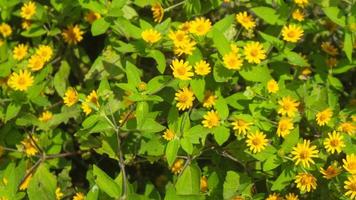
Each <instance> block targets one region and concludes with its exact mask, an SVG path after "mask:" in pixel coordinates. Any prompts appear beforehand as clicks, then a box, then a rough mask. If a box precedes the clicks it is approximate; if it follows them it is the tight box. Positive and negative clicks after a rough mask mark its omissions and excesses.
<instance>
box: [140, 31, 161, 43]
mask: <svg viewBox="0 0 356 200" xmlns="http://www.w3.org/2000/svg"><path fill="white" fill-rule="evenodd" d="M141 37H142V39H143V40H144V41H145V42H148V43H150V44H153V43H156V42H158V41H159V40H160V39H161V33H160V32H158V31H156V30H155V29H153V28H151V29H147V30H144V31H142V33H141Z"/></svg>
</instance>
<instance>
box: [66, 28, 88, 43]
mask: <svg viewBox="0 0 356 200" xmlns="http://www.w3.org/2000/svg"><path fill="white" fill-rule="evenodd" d="M83 34H84V32H83V31H82V30H80V27H79V26H78V25H74V26H73V25H69V26H68V27H67V29H65V30H64V31H63V32H62V36H63V39H64V41H65V42H66V43H68V44H77V43H78V42H80V41H82V40H83Z"/></svg>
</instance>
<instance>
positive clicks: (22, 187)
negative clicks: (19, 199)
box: [19, 174, 32, 190]
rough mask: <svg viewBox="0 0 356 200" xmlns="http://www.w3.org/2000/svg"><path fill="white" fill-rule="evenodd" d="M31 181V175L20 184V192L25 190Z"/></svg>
mask: <svg viewBox="0 0 356 200" xmlns="http://www.w3.org/2000/svg"><path fill="white" fill-rule="evenodd" d="M31 179H32V174H29V175H28V176H27V177H26V178H25V180H24V181H23V182H22V183H21V185H20V186H19V189H20V190H26V189H27V188H28V184H30V181H31Z"/></svg>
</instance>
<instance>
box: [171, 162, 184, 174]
mask: <svg viewBox="0 0 356 200" xmlns="http://www.w3.org/2000/svg"><path fill="white" fill-rule="evenodd" d="M183 166H184V160H183V159H177V160H176V161H175V162H174V163H173V165H172V167H171V171H172V172H173V173H174V174H179V173H180V172H181V171H182V169H183Z"/></svg>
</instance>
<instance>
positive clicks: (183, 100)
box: [174, 87, 195, 111]
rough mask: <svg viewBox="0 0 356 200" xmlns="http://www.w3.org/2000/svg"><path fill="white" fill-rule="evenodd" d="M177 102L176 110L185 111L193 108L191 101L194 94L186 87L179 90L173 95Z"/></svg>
mask: <svg viewBox="0 0 356 200" xmlns="http://www.w3.org/2000/svg"><path fill="white" fill-rule="evenodd" d="M174 99H175V100H176V101H177V105H176V106H177V108H178V110H183V111H184V110H187V109H190V108H191V107H193V101H194V99H195V97H194V93H193V92H192V91H191V90H190V89H189V88H187V87H185V88H183V89H181V90H179V91H178V92H176V94H175V98H174Z"/></svg>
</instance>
